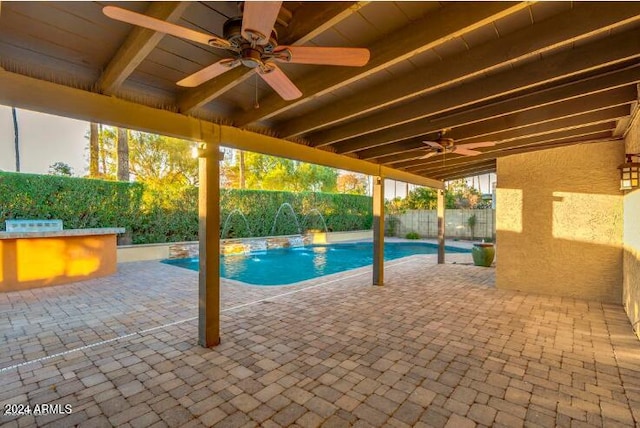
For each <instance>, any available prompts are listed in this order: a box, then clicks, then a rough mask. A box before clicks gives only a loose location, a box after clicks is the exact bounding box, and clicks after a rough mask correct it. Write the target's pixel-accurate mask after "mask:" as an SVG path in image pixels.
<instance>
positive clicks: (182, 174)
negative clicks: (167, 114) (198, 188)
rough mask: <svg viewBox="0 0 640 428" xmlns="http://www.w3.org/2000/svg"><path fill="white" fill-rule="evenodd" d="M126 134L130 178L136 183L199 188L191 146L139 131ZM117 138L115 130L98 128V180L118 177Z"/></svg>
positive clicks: (181, 141)
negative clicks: (131, 176) (195, 186)
mask: <svg viewBox="0 0 640 428" xmlns="http://www.w3.org/2000/svg"><path fill="white" fill-rule="evenodd" d="M123 131H125V132H127V130H123ZM128 133H129V138H128V149H129V156H128V158H129V160H128V168H129V175H130V174H133V175H134V177H135V179H136V181H142V182H146V183H150V184H153V185H155V186H156V187H158V188H162V187H163V186H167V185H173V184H177V185H189V186H194V185H197V184H198V159H194V158H193V157H192V156H191V148H192V146H193V143H192V142H190V141H186V140H180V139H177V138H171V137H165V136H162V135H154V134H148V133H145V132H139V131H129V132H128ZM118 134H120V136H122V133H121V132H119V130H118V129H117V128H114V127H110V126H100V130H99V139H98V140H99V148H100V150H99V153H100V156H99V157H100V162H99V163H100V164H101V169H102V171H101V172H100V174H99V176H101V177H103V178H106V179H111V180H115V179H116V178H117V177H118V154H117V151H118V148H119V147H118V137H119V135H118ZM121 148H122V146H121ZM121 153H122V152H121ZM122 157H124V155H122ZM123 160H124V159H123ZM126 181H128V179H126Z"/></svg>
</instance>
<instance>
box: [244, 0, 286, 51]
mask: <svg viewBox="0 0 640 428" xmlns="http://www.w3.org/2000/svg"><path fill="white" fill-rule="evenodd" d="M281 5H282V2H281V1H245V2H244V10H243V12H242V37H244V38H245V39H247V40H249V41H252V40H255V41H256V43H257V44H259V45H266V44H267V43H269V37H271V30H273V26H274V25H275V23H276V19H277V18H278V12H280V6H281Z"/></svg>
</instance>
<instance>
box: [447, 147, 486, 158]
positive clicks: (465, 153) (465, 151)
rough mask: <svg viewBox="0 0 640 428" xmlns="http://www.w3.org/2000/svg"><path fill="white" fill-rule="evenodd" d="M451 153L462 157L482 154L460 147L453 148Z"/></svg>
mask: <svg viewBox="0 0 640 428" xmlns="http://www.w3.org/2000/svg"><path fill="white" fill-rule="evenodd" d="M452 153H455V154H458V155H463V156H478V155H481V154H482V152H479V151H477V150H469V149H464V148H460V146H457V147H454V148H453V151H452Z"/></svg>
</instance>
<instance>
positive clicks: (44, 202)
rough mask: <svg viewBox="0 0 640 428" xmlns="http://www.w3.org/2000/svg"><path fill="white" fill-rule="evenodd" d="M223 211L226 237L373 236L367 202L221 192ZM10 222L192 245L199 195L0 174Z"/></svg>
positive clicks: (1, 206) (0, 220)
mask: <svg viewBox="0 0 640 428" xmlns="http://www.w3.org/2000/svg"><path fill="white" fill-rule="evenodd" d="M287 204H289V205H290V206H289V205H287ZM291 208H292V209H293V213H292V212H291ZM220 209H221V212H220V221H221V224H220V228H221V231H222V232H224V236H223V238H228V237H247V236H268V235H288V234H296V233H298V225H299V227H300V231H302V232H304V231H305V230H308V229H319V230H323V229H324V227H325V226H324V223H323V219H324V221H325V222H326V227H327V229H328V230H330V231H336V232H337V231H347V230H362V229H370V228H371V225H372V219H373V216H372V203H371V198H370V197H368V196H360V195H343V194H331V193H311V192H305V193H291V192H277V191H259V190H235V189H233V190H229V189H222V190H221V191H220ZM278 212H279V214H278ZM240 213H242V215H240ZM294 214H295V218H294ZM319 214H321V215H322V218H321V216H320V215H319ZM243 216H244V218H246V222H245V220H244V218H243ZM13 218H24V219H61V220H62V221H63V223H64V227H65V228H66V229H76V228H78V229H81V228H90V227H125V228H126V229H127V231H128V234H129V235H130V237H131V239H132V242H133V243H135V244H144V243H155V242H176V241H193V240H197V239H198V189H197V188H194V187H189V188H175V187H171V186H168V187H167V186H165V187H158V188H154V187H150V186H143V185H142V184H140V183H121V182H113V181H103V180H94V179H84V178H70V177H58V176H51V175H34V174H17V173H7V172H0V228H1V229H2V230H3V229H4V227H5V224H4V221H5V220H7V219H13ZM223 228H224V230H223Z"/></svg>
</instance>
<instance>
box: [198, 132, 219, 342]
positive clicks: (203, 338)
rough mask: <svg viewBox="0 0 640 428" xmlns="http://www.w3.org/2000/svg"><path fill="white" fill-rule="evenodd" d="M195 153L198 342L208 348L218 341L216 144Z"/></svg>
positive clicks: (217, 188) (217, 181) (217, 146)
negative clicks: (196, 174) (197, 232)
mask: <svg viewBox="0 0 640 428" xmlns="http://www.w3.org/2000/svg"><path fill="white" fill-rule="evenodd" d="M199 155H200V162H199V168H200V169H199V173H200V177H199V181H200V190H199V204H198V211H199V217H200V224H199V240H200V277H199V282H198V343H199V344H200V345H201V346H203V347H205V348H209V347H211V346H215V345H218V344H219V343H220V206H219V205H220V165H219V163H218V162H219V158H220V146H219V145H218V144H217V143H208V144H206V147H205V148H204V149H203V150H201V151H200V154H199Z"/></svg>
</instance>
